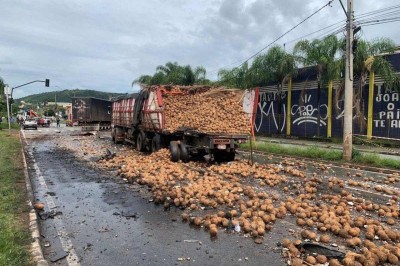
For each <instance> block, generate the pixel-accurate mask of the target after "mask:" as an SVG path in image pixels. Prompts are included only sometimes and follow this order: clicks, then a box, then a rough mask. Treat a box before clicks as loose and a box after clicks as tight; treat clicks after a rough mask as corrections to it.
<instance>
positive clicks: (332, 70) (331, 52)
mask: <svg viewBox="0 0 400 266" xmlns="http://www.w3.org/2000/svg"><path fill="white" fill-rule="evenodd" d="M339 48H340V42H339V40H338V39H337V37H336V36H334V35H330V36H327V37H325V38H323V39H321V40H320V39H315V40H313V41H309V40H302V41H299V42H298V43H296V45H295V47H294V50H293V53H294V54H295V56H296V57H297V60H298V61H299V62H300V63H301V64H303V65H304V66H316V68H317V82H318V88H317V119H318V120H317V125H318V126H317V135H318V136H320V121H321V114H320V105H321V86H322V82H324V81H325V82H326V81H329V80H332V79H335V78H338V76H339V71H340V63H339V61H338V56H337V55H338V53H339V51H340V50H339Z"/></svg>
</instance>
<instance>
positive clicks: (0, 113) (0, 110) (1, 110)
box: [0, 77, 7, 116]
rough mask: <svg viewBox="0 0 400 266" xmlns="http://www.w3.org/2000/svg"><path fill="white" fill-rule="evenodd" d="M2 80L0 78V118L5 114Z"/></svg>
mask: <svg viewBox="0 0 400 266" xmlns="http://www.w3.org/2000/svg"><path fill="white" fill-rule="evenodd" d="M4 87H5V84H4V80H3V79H2V78H1V77H0V116H4V115H5V114H6V113H7V106H6V100H5V97H4Z"/></svg>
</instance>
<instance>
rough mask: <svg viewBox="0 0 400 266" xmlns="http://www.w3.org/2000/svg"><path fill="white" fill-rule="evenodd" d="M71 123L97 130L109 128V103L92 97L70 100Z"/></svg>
mask: <svg viewBox="0 0 400 266" xmlns="http://www.w3.org/2000/svg"><path fill="white" fill-rule="evenodd" d="M72 123H73V124H74V123H78V125H81V126H82V125H83V126H95V127H98V128H99V129H105V128H110V127H111V101H108V100H103V99H98V98H93V97H74V98H72Z"/></svg>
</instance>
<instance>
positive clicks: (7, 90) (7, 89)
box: [4, 85, 11, 136]
mask: <svg viewBox="0 0 400 266" xmlns="http://www.w3.org/2000/svg"><path fill="white" fill-rule="evenodd" d="M10 92H11V90H10V87H8V85H6V86H5V87H4V93H5V94H6V101H7V116H8V135H9V136H11V115H10V101H9V99H10V98H9V97H10Z"/></svg>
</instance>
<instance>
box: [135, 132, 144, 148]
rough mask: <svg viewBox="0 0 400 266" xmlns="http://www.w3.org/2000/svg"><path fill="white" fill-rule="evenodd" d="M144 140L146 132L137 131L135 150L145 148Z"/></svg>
mask: <svg viewBox="0 0 400 266" xmlns="http://www.w3.org/2000/svg"><path fill="white" fill-rule="evenodd" d="M145 140H146V134H145V133H144V132H139V134H138V136H137V138H136V150H137V151H144V150H145V148H146V146H145Z"/></svg>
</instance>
